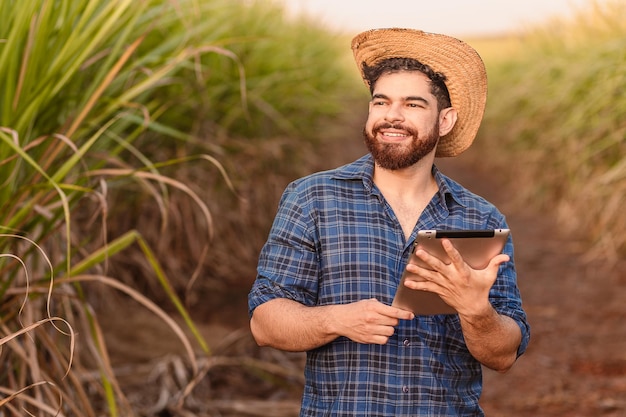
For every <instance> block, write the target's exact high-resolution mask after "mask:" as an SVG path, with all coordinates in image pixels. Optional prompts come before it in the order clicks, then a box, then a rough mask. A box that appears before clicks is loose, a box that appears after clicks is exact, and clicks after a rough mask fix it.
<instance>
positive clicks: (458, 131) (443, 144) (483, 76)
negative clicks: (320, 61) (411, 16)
mask: <svg viewBox="0 0 626 417" xmlns="http://www.w3.org/2000/svg"><path fill="white" fill-rule="evenodd" d="M352 52H353V53H354V59H355V60H356V63H357V65H358V67H359V70H360V71H361V77H363V81H365V84H366V85H368V84H367V81H366V80H365V78H364V74H363V64H367V65H368V66H372V65H373V64H375V63H377V62H379V61H381V60H383V59H387V58H413V59H416V60H418V61H420V62H421V63H422V64H426V65H428V66H429V67H431V68H432V69H433V70H434V71H436V72H440V73H442V74H444V75H445V76H446V87H447V88H448V92H449V93H450V101H451V102H452V106H453V107H454V108H456V109H457V112H458V119H457V122H456V124H455V125H454V128H453V129H452V130H451V131H450V133H448V134H447V135H445V136H443V137H441V139H440V140H439V145H438V146H437V153H436V156H438V157H444V156H456V155H458V154H460V153H461V152H463V151H464V150H466V149H467V148H469V146H470V145H471V144H472V142H473V141H474V138H475V137H476V133H477V132H478V127H479V126H480V122H481V120H482V118H483V113H484V112H485V104H486V102H487V72H486V70H485V65H484V64H483V61H482V59H481V58H480V56H479V55H478V53H477V52H476V51H475V50H474V49H473V48H472V47H471V46H469V45H468V44H466V43H464V42H462V41H460V40H458V39H455V38H452V37H450V36H446V35H439V34H435V33H427V32H422V31H420V30H414V29H398V28H394V29H374V30H368V31H366V32H363V33H360V34H359V35H357V36H355V37H354V39H352ZM368 86H369V85H368Z"/></svg>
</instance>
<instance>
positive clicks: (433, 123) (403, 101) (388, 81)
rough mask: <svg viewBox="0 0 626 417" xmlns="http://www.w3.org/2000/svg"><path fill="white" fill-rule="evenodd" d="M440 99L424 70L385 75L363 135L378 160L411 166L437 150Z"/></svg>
mask: <svg viewBox="0 0 626 417" xmlns="http://www.w3.org/2000/svg"><path fill="white" fill-rule="evenodd" d="M439 133H440V132H439V111H438V110H437V100H436V98H435V96H433V95H432V93H431V92H430V80H429V79H428V77H426V76H425V75H424V74H422V73H420V72H397V73H389V74H383V75H381V76H380V78H379V79H378V81H377V82H376V85H375V88H374V92H373V95H372V101H371V102H370V105H369V115H368V118H367V122H366V123H365V128H364V130H363V135H364V138H365V143H366V145H367V148H368V150H369V151H370V152H371V154H372V156H373V157H374V160H375V161H376V163H377V164H378V165H379V166H380V167H382V168H385V169H389V170H399V169H404V168H408V167H410V166H412V165H414V164H415V163H416V162H418V161H419V160H421V159H422V158H424V157H425V156H426V155H428V154H430V153H431V152H433V151H434V149H435V147H436V146H437V142H438V141H439Z"/></svg>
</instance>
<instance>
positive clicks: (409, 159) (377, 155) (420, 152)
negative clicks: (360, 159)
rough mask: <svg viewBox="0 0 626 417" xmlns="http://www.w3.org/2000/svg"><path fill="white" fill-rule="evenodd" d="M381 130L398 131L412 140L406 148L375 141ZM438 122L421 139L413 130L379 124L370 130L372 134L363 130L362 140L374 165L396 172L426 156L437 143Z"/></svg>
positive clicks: (398, 144) (400, 126) (397, 144)
mask: <svg viewBox="0 0 626 417" xmlns="http://www.w3.org/2000/svg"><path fill="white" fill-rule="evenodd" d="M381 129H398V130H403V131H405V132H407V133H408V134H409V135H411V137H412V138H413V140H412V141H411V143H410V144H409V145H408V146H406V145H405V144H400V143H383V142H379V141H378V140H377V139H376V136H377V134H378V132H379V131H380V130H381ZM438 133H439V121H438V120H437V122H436V124H435V126H434V127H433V129H432V130H431V131H430V132H426V134H424V135H423V136H422V137H420V136H419V135H418V132H417V131H416V130H415V129H411V128H408V127H404V126H402V125H399V124H398V125H392V124H390V123H380V124H378V125H375V126H374V127H373V128H372V134H371V135H370V134H369V133H368V132H367V129H366V128H364V129H363V138H364V139H365V144H366V145H367V149H368V150H369V151H370V153H371V154H372V156H373V157H374V160H375V161H376V163H377V164H378V165H379V166H380V167H381V168H384V169H388V170H398V169H403V168H408V167H410V166H412V165H414V164H415V163H417V162H418V161H419V160H421V159H422V158H423V157H425V156H426V155H428V154H429V153H430V152H431V151H432V150H433V149H435V146H437V142H438V141H439V134H438Z"/></svg>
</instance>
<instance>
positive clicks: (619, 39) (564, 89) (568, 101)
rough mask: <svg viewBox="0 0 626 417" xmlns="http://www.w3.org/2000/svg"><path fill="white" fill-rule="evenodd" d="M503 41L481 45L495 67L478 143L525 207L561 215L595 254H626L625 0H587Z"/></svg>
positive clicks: (609, 256) (590, 253)
mask: <svg viewBox="0 0 626 417" xmlns="http://www.w3.org/2000/svg"><path fill="white" fill-rule="evenodd" d="M502 42H503V43H504V44H506V45H507V47H506V48H498V46H497V45H498V42H497V40H496V41H494V40H491V41H490V42H488V43H485V44H483V45H482V46H483V48H482V49H481V44H480V43H477V48H478V49H479V50H480V51H481V53H482V54H483V56H484V58H485V61H486V64H487V66H488V71H489V74H490V84H489V90H490V93H489V100H488V105H487V113H486V117H485V121H484V123H483V127H482V130H481V132H480V135H481V137H480V140H478V141H477V146H478V147H480V149H481V153H483V154H484V155H487V158H489V156H491V158H490V159H491V160H492V161H494V163H495V164H496V165H498V168H500V169H501V172H502V173H503V175H504V176H505V177H508V179H509V180H510V186H511V187H515V189H516V190H519V192H518V193H517V195H518V198H519V204H520V205H526V206H529V207H534V208H535V209H540V210H545V211H551V212H553V213H556V215H557V218H558V220H559V222H560V224H561V226H564V227H565V228H566V230H567V232H568V233H571V234H572V236H573V237H574V238H576V239H583V240H584V241H587V242H590V244H591V245H590V248H589V250H588V256H589V258H594V259H598V258H600V259H606V260H617V259H624V257H625V255H626V233H625V232H626V216H624V206H626V71H625V70H624V68H626V4H624V2H622V1H611V0H610V1H605V2H590V3H589V5H588V7H586V8H584V9H581V10H579V11H578V12H577V13H575V16H574V17H573V18H570V19H567V20H556V19H555V20H553V21H550V22H548V24H545V25H542V26H539V27H536V28H533V29H529V30H528V31H527V32H525V33H523V34H521V35H519V36H518V37H515V38H507V39H503V40H502ZM511 42H513V43H514V46H513V47H511ZM506 51H512V52H506Z"/></svg>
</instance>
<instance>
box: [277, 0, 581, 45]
mask: <svg viewBox="0 0 626 417" xmlns="http://www.w3.org/2000/svg"><path fill="white" fill-rule="evenodd" d="M280 1H282V2H283V3H284V4H285V5H286V8H287V10H290V11H292V12H293V13H296V14H299V13H302V12H305V13H307V14H310V15H312V16H316V17H318V18H319V19H320V21H321V22H322V23H323V24H326V25H329V26H330V27H332V28H337V29H339V30H342V29H346V31H347V32H349V33H352V32H353V33H357V32H360V31H363V30H367V29H374V28H382V27H408V28H414V29H421V30H424V31H427V32H438V33H445V34H447V35H452V36H454V35H457V36H464V35H489V34H498V33H502V32H507V31H511V30H518V29H522V30H523V29H524V28H526V27H528V25H533V24H540V23H543V22H546V21H547V20H549V19H550V18H553V17H567V16H569V15H571V14H572V13H573V12H574V11H576V10H579V9H580V8H581V7H583V6H584V5H588V4H589V3H590V2H591V1H592V0H443V1H438V0H280Z"/></svg>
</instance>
